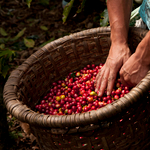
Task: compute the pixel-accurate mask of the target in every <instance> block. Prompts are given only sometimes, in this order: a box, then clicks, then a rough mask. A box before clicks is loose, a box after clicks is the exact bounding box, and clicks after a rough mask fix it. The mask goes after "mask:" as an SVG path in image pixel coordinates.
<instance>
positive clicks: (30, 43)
mask: <svg viewBox="0 0 150 150" xmlns="http://www.w3.org/2000/svg"><path fill="white" fill-rule="evenodd" d="M24 44H25V46H26V47H28V48H30V47H34V45H35V42H34V40H33V39H27V38H24Z"/></svg>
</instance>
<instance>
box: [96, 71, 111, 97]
mask: <svg viewBox="0 0 150 150" xmlns="http://www.w3.org/2000/svg"><path fill="white" fill-rule="evenodd" d="M108 77H109V70H106V71H105V73H104V75H103V77H102V79H101V84H100V90H99V93H98V95H99V96H102V95H103V93H104V91H105V89H106V87H107V82H108Z"/></svg>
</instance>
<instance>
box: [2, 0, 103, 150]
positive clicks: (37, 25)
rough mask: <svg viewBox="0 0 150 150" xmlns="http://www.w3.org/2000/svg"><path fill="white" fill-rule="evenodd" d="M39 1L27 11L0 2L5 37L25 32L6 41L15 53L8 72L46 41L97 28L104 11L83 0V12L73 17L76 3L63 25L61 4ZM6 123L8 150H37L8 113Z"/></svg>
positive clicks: (16, 3)
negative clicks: (30, 45)
mask: <svg viewBox="0 0 150 150" xmlns="http://www.w3.org/2000/svg"><path fill="white" fill-rule="evenodd" d="M40 1H42V0H36V1H33V2H32V3H31V7H30V8H28V6H27V4H26V3H25V2H26V1H25V0H13V1H12V0H1V2H0V7H1V9H0V20H1V25H0V27H2V28H3V29H5V31H6V32H7V33H8V35H9V37H10V38H13V37H15V36H16V35H17V34H18V32H19V31H21V30H22V29H24V28H26V30H25V33H24V34H23V36H22V37H20V38H19V39H18V40H17V41H16V42H12V41H9V42H7V44H5V46H7V48H9V49H13V50H16V52H17V55H16V57H15V59H14V61H13V62H12V63H11V65H12V68H11V69H12V70H13V69H14V68H15V67H16V66H18V65H20V64H21V63H22V62H23V61H24V60H25V59H26V58H28V57H29V56H30V55H31V54H33V53H34V52H35V51H37V50H38V49H39V47H40V46H42V44H43V43H45V42H47V41H52V40H55V39H58V38H60V37H64V36H65V35H69V34H71V33H75V32H79V31H82V30H86V29H90V28H95V27H99V26H100V13H101V12H102V11H103V10H104V9H105V8H106V4H105V2H104V1H103V2H102V0H101V1H100V0H93V1H90V0H87V1H86V5H85V8H84V10H83V11H82V12H81V13H79V14H76V11H77V8H78V6H79V5H80V3H81V1H79V0H76V1H75V3H74V6H73V8H72V10H71V12H70V14H69V16H68V18H67V21H66V22H65V23H63V21H62V14H63V8H62V0H57V1H56V0H50V1H49V4H48V5H42V4H41V3H39V2H40ZM43 1H44V0H43ZM75 14H76V15H75ZM43 26H44V28H43ZM45 27H46V28H45ZM0 38H3V36H2V35H0ZM23 38H30V39H33V40H34V41H35V45H34V47H33V48H27V47H26V46H25V45H24V43H23ZM7 121H8V125H9V132H10V133H11V136H12V138H11V139H13V142H10V141H9V143H13V144H12V146H11V150H24V149H25V150H38V149H39V146H38V143H37V141H36V138H35V137H34V136H33V135H32V134H30V133H29V130H28V126H27V125H24V124H23V125H22V124H20V122H19V121H18V120H17V119H15V118H14V117H13V116H11V115H10V114H9V113H7ZM23 126H24V127H23Z"/></svg>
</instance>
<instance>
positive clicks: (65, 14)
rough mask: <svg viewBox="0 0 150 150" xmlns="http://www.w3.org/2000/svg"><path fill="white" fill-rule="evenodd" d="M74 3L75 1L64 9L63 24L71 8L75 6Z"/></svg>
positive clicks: (72, 0)
mask: <svg viewBox="0 0 150 150" xmlns="http://www.w3.org/2000/svg"><path fill="white" fill-rule="evenodd" d="M73 3H74V0H71V1H70V2H69V3H68V4H67V5H66V6H65V8H64V10H63V17H62V20H63V23H65V22H66V19H67V17H68V15H69V13H70V11H71V8H72V6H73Z"/></svg>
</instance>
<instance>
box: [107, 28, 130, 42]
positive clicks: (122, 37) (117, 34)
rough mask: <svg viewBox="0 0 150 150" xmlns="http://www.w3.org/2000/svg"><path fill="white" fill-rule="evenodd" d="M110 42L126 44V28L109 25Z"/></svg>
mask: <svg viewBox="0 0 150 150" xmlns="http://www.w3.org/2000/svg"><path fill="white" fill-rule="evenodd" d="M110 38H111V42H112V43H114V44H127V40H128V29H126V28H124V27H117V28H115V27H111V37H110Z"/></svg>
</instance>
